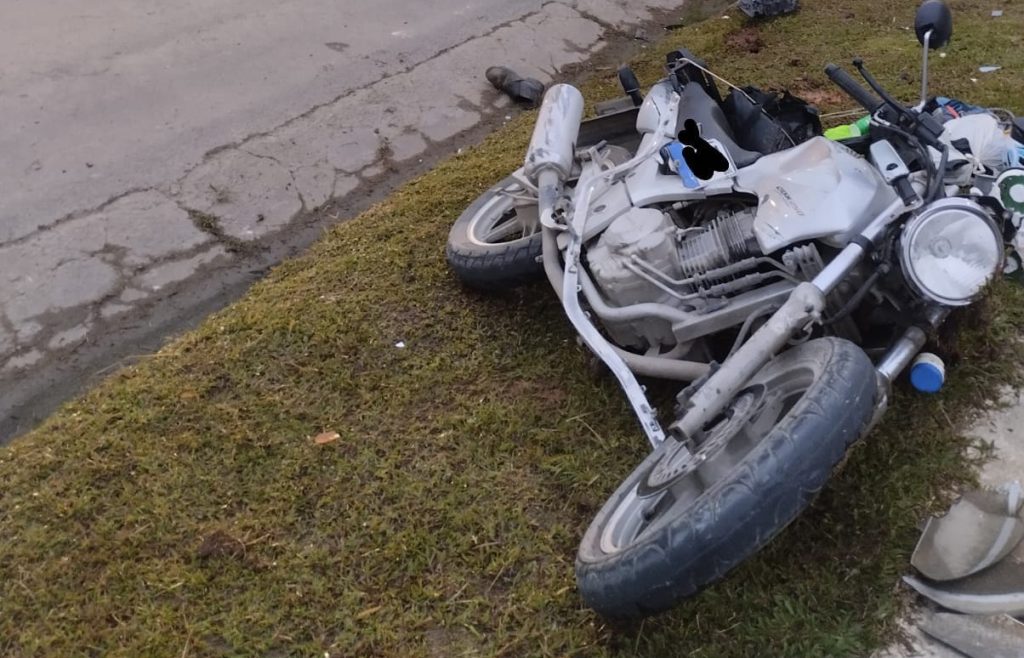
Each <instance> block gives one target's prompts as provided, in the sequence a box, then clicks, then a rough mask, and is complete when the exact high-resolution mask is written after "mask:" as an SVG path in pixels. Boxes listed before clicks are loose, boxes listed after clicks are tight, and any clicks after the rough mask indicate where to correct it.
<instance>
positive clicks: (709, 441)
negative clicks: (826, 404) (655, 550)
mask: <svg viewBox="0 0 1024 658" xmlns="http://www.w3.org/2000/svg"><path fill="white" fill-rule="evenodd" d="M813 382H814V373H813V371H812V370H811V369H810V368H807V367H803V366H799V365H794V366H793V367H791V368H789V369H787V370H783V371H780V372H776V373H773V374H772V375H771V376H770V377H759V378H757V379H756V380H755V382H753V383H752V384H751V385H750V386H748V387H747V388H746V389H744V390H742V391H740V392H739V393H738V394H737V395H736V397H735V398H734V399H733V401H732V402H731V403H730V404H729V406H728V407H727V408H726V409H725V411H723V412H722V413H721V414H720V415H719V416H718V417H717V418H715V419H712V421H711V422H710V423H708V424H707V425H705V428H704V431H703V433H702V435H701V436H700V437H698V439H699V441H698V442H697V443H695V444H689V443H683V442H681V441H678V440H676V439H672V438H669V439H667V440H666V441H665V442H664V443H663V444H662V445H661V446H660V447H659V448H658V450H657V451H656V452H655V455H657V457H654V458H652V459H651V460H650V461H651V463H650V464H649V465H648V467H647V468H646V469H645V470H644V471H643V472H642V473H641V474H640V476H639V478H637V480H636V481H635V482H634V484H633V485H632V486H631V487H630V489H629V490H628V491H627V492H626V493H625V495H623V496H622V497H621V499H620V500H619V503H618V505H617V506H616V508H615V509H614V511H612V513H611V515H610V516H609V518H608V521H607V522H606V523H605V524H604V527H603V528H602V529H601V535H600V539H599V541H600V548H601V551H602V552H604V553H605V554H614V553H619V552H621V551H623V550H625V549H626V548H628V547H629V546H631V545H633V544H635V543H637V542H638V541H641V540H643V538H644V537H645V536H647V535H648V534H650V533H652V532H653V531H655V530H657V529H658V528H660V527H662V526H664V525H665V524H666V523H668V522H669V521H670V520H671V519H673V518H676V517H678V516H679V515H681V514H682V513H683V512H684V511H685V510H686V509H687V508H688V507H690V506H692V505H694V504H695V503H696V502H697V501H698V500H699V499H700V498H701V497H702V496H703V495H704V494H705V493H706V492H707V491H709V490H710V489H712V488H713V487H714V486H715V484H716V483H718V482H720V481H721V480H722V479H723V478H725V477H726V476H728V475H729V474H730V473H731V472H732V471H733V470H734V469H735V468H737V467H738V466H739V465H740V463H741V462H743V460H744V459H745V458H746V457H747V456H748V455H749V454H750V453H751V452H752V451H753V450H754V449H755V448H756V447H757V446H758V445H759V444H760V443H761V441H763V440H764V438H765V437H766V436H768V434H769V433H770V432H771V431H772V429H773V428H774V427H775V426H776V425H778V424H779V422H780V421H782V420H783V419H784V418H785V417H786V415H787V414H789V413H790V412H791V411H792V410H793V408H794V407H795V406H796V405H797V404H798V403H799V401H800V399H801V398H803V396H804V394H805V393H806V392H807V390H808V389H809V388H810V386H811V384H812V383H813Z"/></svg>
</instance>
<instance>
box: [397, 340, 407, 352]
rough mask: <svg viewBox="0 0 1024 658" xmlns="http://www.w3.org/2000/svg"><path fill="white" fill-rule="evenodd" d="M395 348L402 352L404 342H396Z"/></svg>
mask: <svg viewBox="0 0 1024 658" xmlns="http://www.w3.org/2000/svg"><path fill="white" fill-rule="evenodd" d="M395 347H397V348H398V349H400V350H404V349H405V341H404V340H400V341H398V342H397V343H395Z"/></svg>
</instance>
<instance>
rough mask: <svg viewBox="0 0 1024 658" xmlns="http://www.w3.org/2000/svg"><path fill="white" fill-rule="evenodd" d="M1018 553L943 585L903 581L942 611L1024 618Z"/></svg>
mask: <svg viewBox="0 0 1024 658" xmlns="http://www.w3.org/2000/svg"><path fill="white" fill-rule="evenodd" d="M1016 553H1019V550H1018V551H1015V553H1011V554H1010V556H1009V557H1006V558H1004V559H1003V560H1001V561H999V562H997V563H996V564H995V565H993V566H991V567H989V568H988V569H985V570H984V571H982V572H980V573H976V574H973V575H971V576H967V577H966V578H961V579H960V580H951V581H947V582H944V583H931V582H926V581H925V580H924V579H921V578H916V577H914V576H904V577H903V581H904V582H905V583H907V584H908V585H910V586H911V587H912V588H914V589H915V590H917V592H918V593H920V594H921V595H922V596H925V597H927V598H929V599H931V600H932V601H934V602H935V603H938V604H939V605H941V606H942V607H944V608H949V609H950V610H956V611H957V612H964V613H967V614H972V615H995V614H1003V613H1005V614H1009V615H1015V616H1017V615H1024V555H1017V554H1016Z"/></svg>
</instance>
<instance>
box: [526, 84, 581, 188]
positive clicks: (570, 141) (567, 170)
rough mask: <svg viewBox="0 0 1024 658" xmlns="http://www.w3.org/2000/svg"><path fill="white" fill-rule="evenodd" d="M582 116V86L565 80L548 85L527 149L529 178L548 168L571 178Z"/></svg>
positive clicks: (566, 177) (536, 176)
mask: <svg viewBox="0 0 1024 658" xmlns="http://www.w3.org/2000/svg"><path fill="white" fill-rule="evenodd" d="M582 119H583V94H581V93H580V90H579V89H577V88H576V87H573V86H571V85H566V84H558V85H555V86H554V87H552V88H551V89H548V93H546V94H544V103H543V104H542V105H541V107H540V114H538V115H537V123H536V124H534V126H533V137H532V138H531V139H530V148H528V149H527V150H526V163H525V165H524V170H525V172H526V175H527V177H528V178H529V179H530V180H532V181H534V182H536V181H537V180H538V178H539V177H540V173H541V172H542V171H544V170H546V169H550V170H554V171H555V172H557V173H558V178H559V180H562V181H565V180H567V179H568V178H569V175H570V174H571V173H572V163H573V159H574V156H575V151H576V138H577V137H579V134H580V121H581V120H582Z"/></svg>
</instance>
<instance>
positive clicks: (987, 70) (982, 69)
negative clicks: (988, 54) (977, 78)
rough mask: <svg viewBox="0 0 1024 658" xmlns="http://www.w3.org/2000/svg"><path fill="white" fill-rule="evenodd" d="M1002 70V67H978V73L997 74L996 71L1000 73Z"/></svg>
mask: <svg viewBox="0 0 1024 658" xmlns="http://www.w3.org/2000/svg"><path fill="white" fill-rule="evenodd" d="M1001 68H1003V67H1002V66H979V67H978V71H979V72H980V73H995V72H996V71H998V70H999V69H1001Z"/></svg>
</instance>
